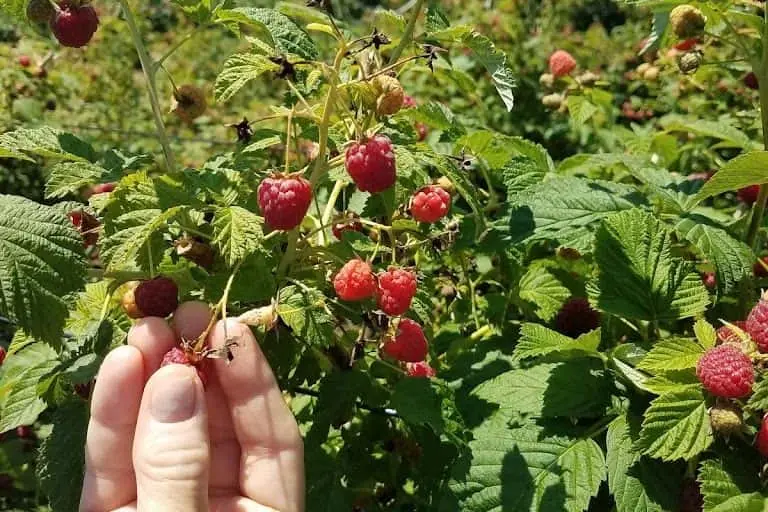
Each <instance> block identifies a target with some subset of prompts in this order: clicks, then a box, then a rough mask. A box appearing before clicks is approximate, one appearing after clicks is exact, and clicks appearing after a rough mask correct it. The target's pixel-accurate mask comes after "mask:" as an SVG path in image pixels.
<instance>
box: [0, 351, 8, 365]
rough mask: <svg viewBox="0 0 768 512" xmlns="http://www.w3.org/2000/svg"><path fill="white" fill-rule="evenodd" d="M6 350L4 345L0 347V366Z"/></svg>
mask: <svg viewBox="0 0 768 512" xmlns="http://www.w3.org/2000/svg"><path fill="white" fill-rule="evenodd" d="M7 353H8V352H6V350H5V347H0V366H2V365H3V361H5V356H6V354H7Z"/></svg>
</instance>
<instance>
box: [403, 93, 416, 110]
mask: <svg viewBox="0 0 768 512" xmlns="http://www.w3.org/2000/svg"><path fill="white" fill-rule="evenodd" d="M416 105H417V103H416V100H415V99H413V96H408V95H407V94H406V95H405V96H403V108H416Z"/></svg>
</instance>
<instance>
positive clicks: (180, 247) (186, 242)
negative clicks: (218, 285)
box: [174, 236, 215, 270]
mask: <svg viewBox="0 0 768 512" xmlns="http://www.w3.org/2000/svg"><path fill="white" fill-rule="evenodd" d="M174 246H175V247H176V254H178V255H179V256H181V257H182V258H185V259H187V260H189V261H191V262H192V263H196V264H197V265H199V266H201V267H203V268H204V269H206V270H207V269H210V268H211V267H212V266H213V260H214V258H215V254H214V252H213V249H212V248H211V246H210V245H208V244H206V243H203V242H200V241H198V240H195V239H194V238H191V237H187V236H185V237H182V238H180V239H178V240H176V242H174Z"/></svg>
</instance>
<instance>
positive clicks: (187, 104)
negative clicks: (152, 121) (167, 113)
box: [171, 84, 208, 123]
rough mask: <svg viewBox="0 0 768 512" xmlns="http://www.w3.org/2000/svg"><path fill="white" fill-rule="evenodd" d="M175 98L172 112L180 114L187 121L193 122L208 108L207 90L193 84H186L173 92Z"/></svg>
mask: <svg viewBox="0 0 768 512" xmlns="http://www.w3.org/2000/svg"><path fill="white" fill-rule="evenodd" d="M173 100H174V101H173V108H172V109H171V112H173V113H175V114H176V115H177V116H179V118H180V119H181V120H182V121H184V122H185V123H191V122H192V121H194V120H195V119H197V118H198V117H200V116H201V115H203V113H205V110H206V109H207V108H208V102H207V101H206V99H205V92H204V91H203V90H202V89H201V88H199V87H197V86H196V85H192V84H185V85H182V86H181V87H179V88H178V89H176V90H175V91H174V93H173Z"/></svg>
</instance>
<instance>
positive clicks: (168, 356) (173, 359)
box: [160, 347, 210, 387]
mask: <svg viewBox="0 0 768 512" xmlns="http://www.w3.org/2000/svg"><path fill="white" fill-rule="evenodd" d="M195 359H197V360H195ZM169 364H183V365H187V366H193V367H194V368H195V371H197V376H198V377H199V378H200V381H201V382H202V383H203V387H205V386H206V384H208V372H209V371H210V363H209V362H208V359H207V358H194V357H192V358H190V356H189V355H188V354H187V353H186V352H185V351H184V350H183V349H182V348H180V347H173V348H172V349H171V350H169V351H168V352H166V353H165V356H163V362H162V363H160V367H161V368H162V367H163V366H168V365H169Z"/></svg>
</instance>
